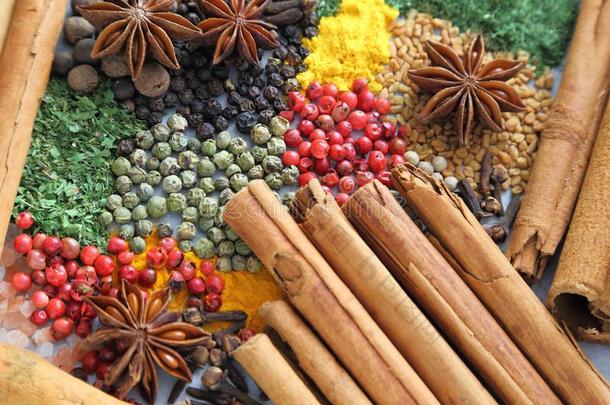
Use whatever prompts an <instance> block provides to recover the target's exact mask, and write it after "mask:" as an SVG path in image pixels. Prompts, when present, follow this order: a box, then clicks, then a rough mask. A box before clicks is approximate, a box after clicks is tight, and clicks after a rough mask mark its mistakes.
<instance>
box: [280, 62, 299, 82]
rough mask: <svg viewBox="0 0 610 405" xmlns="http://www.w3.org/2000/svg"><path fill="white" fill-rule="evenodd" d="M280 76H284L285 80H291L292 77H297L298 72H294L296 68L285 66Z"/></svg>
mask: <svg viewBox="0 0 610 405" xmlns="http://www.w3.org/2000/svg"><path fill="white" fill-rule="evenodd" d="M280 75H282V77H283V78H284V79H290V78H291V77H295V76H296V72H295V71H294V68H293V67H292V66H290V65H284V66H282V67H281V69H280Z"/></svg>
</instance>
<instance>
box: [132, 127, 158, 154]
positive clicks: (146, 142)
mask: <svg viewBox="0 0 610 405" xmlns="http://www.w3.org/2000/svg"><path fill="white" fill-rule="evenodd" d="M135 140H136V145H138V147H139V148H142V149H145V150H149V149H150V148H152V146H153V144H154V143H155V137H154V136H153V134H152V132H150V131H148V130H147V131H140V132H138V133H137V134H136V136H135Z"/></svg>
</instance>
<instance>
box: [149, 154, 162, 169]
mask: <svg viewBox="0 0 610 405" xmlns="http://www.w3.org/2000/svg"><path fill="white" fill-rule="evenodd" d="M160 164H161V161H160V160H159V158H158V157H156V156H151V157H150V158H148V160H147V161H146V170H157V169H158V168H159V165H160Z"/></svg>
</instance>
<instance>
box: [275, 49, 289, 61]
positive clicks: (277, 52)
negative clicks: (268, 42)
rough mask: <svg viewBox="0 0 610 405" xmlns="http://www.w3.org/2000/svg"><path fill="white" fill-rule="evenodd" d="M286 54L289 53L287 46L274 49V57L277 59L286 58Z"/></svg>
mask: <svg viewBox="0 0 610 405" xmlns="http://www.w3.org/2000/svg"><path fill="white" fill-rule="evenodd" d="M286 55H288V49H286V47H285V46H280V47H279V48H275V49H274V50H273V57H274V58H277V59H285V58H286Z"/></svg>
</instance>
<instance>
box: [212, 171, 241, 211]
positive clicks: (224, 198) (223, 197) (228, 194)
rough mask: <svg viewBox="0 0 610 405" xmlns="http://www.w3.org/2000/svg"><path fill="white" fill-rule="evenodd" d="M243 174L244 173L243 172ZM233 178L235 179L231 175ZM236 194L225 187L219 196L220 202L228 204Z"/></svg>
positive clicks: (220, 203)
mask: <svg viewBox="0 0 610 405" xmlns="http://www.w3.org/2000/svg"><path fill="white" fill-rule="evenodd" d="M242 176H243V174H242ZM231 180H233V177H231ZM234 196H235V193H233V190H231V189H230V188H225V189H224V190H222V191H221V192H220V195H219V196H218V204H219V205H220V206H224V205H226V204H227V203H228V202H229V201H231V199H232V198H233V197H234Z"/></svg>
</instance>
